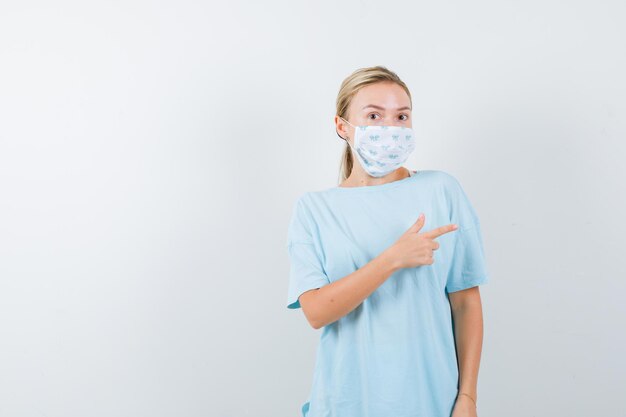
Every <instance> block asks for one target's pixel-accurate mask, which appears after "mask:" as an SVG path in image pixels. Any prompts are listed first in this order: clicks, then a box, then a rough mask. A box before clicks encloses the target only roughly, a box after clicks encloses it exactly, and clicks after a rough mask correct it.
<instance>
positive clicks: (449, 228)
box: [422, 224, 458, 239]
mask: <svg viewBox="0 0 626 417" xmlns="http://www.w3.org/2000/svg"><path fill="white" fill-rule="evenodd" d="M456 229H458V226H457V225H456V224H448V225H445V226H441V227H437V228H435V229H433V230H429V231H428V232H424V233H422V235H424V236H426V237H428V238H430V239H435V238H438V237H439V236H441V235H443V234H444V233H448V232H453V231H455V230H456Z"/></svg>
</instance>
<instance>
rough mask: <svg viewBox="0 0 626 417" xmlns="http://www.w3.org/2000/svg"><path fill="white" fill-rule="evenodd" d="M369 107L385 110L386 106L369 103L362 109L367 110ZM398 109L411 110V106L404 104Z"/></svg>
mask: <svg viewBox="0 0 626 417" xmlns="http://www.w3.org/2000/svg"><path fill="white" fill-rule="evenodd" d="M368 107H373V108H375V109H378V110H385V108H384V107H380V106H377V105H375V104H368V105H367V106H365V107H363V108H362V109H361V110H365V109H366V108H368ZM396 110H397V111H400V110H411V108H410V107H407V106H404V107H399V108H397V109H396Z"/></svg>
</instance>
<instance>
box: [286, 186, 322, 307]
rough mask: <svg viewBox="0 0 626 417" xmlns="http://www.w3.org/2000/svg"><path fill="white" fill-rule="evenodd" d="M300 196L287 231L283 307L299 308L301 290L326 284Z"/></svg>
mask: <svg viewBox="0 0 626 417" xmlns="http://www.w3.org/2000/svg"><path fill="white" fill-rule="evenodd" d="M303 197H304V196H302V197H300V198H299V199H298V200H297V201H296V203H295V205H294V208H293V211H292V216H291V220H290V222H289V228H288V232H287V252H288V255H289V286H288V290H287V308H291V309H295V308H300V307H301V306H300V301H299V299H298V298H299V297H300V295H302V293H304V292H305V291H308V290H311V289H315V288H320V287H322V286H324V285H326V284H329V283H330V280H329V279H328V276H327V275H326V273H325V272H324V268H323V263H322V259H321V256H320V253H319V250H318V248H317V247H316V245H315V243H314V238H313V236H314V234H313V233H314V232H313V230H314V227H313V225H314V221H313V219H312V217H311V215H310V211H309V209H308V208H307V207H306V205H305V204H304V202H303V201H302V200H303Z"/></svg>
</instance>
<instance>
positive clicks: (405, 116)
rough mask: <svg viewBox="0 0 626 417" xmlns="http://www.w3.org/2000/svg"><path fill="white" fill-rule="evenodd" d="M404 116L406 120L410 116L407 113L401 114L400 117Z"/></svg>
mask: <svg viewBox="0 0 626 417" xmlns="http://www.w3.org/2000/svg"><path fill="white" fill-rule="evenodd" d="M402 116H404V119H402V120H404V121H406V120H407V119H408V118H409V116H407V115H406V114H401V115H400V117H402Z"/></svg>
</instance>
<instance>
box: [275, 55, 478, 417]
mask: <svg viewBox="0 0 626 417" xmlns="http://www.w3.org/2000/svg"><path fill="white" fill-rule="evenodd" d="M411 108H412V102H411V95H410V92H409V89H408V88H407V86H406V85H405V84H404V82H402V81H401V80H400V78H398V76H397V75H396V74H395V73H394V72H392V71H390V70H388V69H387V68H385V67H380V66H379V67H371V68H362V69H359V70H357V71H355V72H354V73H353V74H351V75H350V76H349V77H348V78H346V79H345V80H344V81H343V83H342V84H341V88H340V91H339V95H338V98H337V115H336V116H335V124H336V129H337V134H338V135H339V136H340V137H341V138H342V139H344V140H345V141H346V148H345V153H344V158H343V164H342V166H343V171H342V182H341V183H340V184H339V185H338V186H336V187H332V188H329V189H325V190H322V191H313V192H306V193H304V194H302V195H301V196H300V197H299V198H298V199H297V201H296V202H295V205H294V207H293V212H292V218H291V221H290V223H289V230H288V239H287V240H288V242H287V247H288V253H289V259H290V277H289V288H288V300H287V307H288V308H292V309H293V308H299V307H301V308H302V310H303V312H304V315H305V317H306V318H307V320H308V322H309V323H310V324H311V326H312V327H313V328H315V329H322V334H321V338H320V341H319V346H318V350H317V358H316V365H315V371H314V375H313V386H312V390H311V393H310V395H309V398H308V399H307V401H306V402H305V403H304V404H303V405H302V410H301V411H302V416H303V417H322V416H323V417H418V416H419V417H450V416H452V417H476V391H477V388H476V386H477V379H478V368H479V362H480V354H481V350H482V336H483V327H482V326H483V323H482V306H481V300H480V293H479V290H478V285H481V284H485V283H487V282H488V277H487V270H486V265H485V259H484V253H483V243H482V236H481V232H480V224H479V220H478V216H477V214H476V212H475V211H474V208H473V207H472V205H471V203H470V201H469V199H468V197H467V196H466V194H465V192H464V191H463V189H462V187H461V185H460V183H459V182H458V181H457V180H456V179H455V178H454V177H453V176H452V175H450V174H447V173H445V172H443V171H437V170H422V171H411V170H408V169H407V168H405V167H403V166H402V164H404V162H405V161H406V160H407V158H408V156H409V155H410V153H411V152H412V151H413V149H414V148H415V139H416V138H415V135H414V133H413V130H412V117H411ZM354 158H356V159H357V160H358V161H359V163H354V162H353V161H354Z"/></svg>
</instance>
